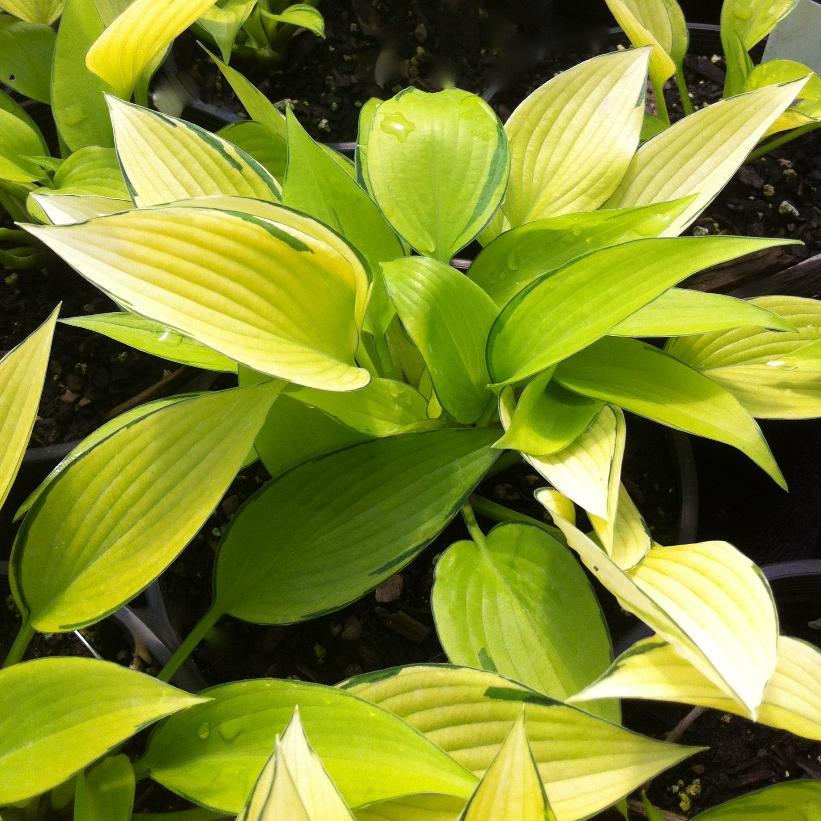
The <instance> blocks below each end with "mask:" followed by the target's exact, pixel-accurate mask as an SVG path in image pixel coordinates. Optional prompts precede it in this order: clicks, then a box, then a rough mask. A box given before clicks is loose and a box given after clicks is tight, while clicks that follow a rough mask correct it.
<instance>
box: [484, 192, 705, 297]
mask: <svg viewBox="0 0 821 821" xmlns="http://www.w3.org/2000/svg"><path fill="white" fill-rule="evenodd" d="M690 201H691V198H689V197H688V198H685V199H682V200H676V201H674V202H664V203H658V204H654V205H647V206H643V207H639V208H624V209H614V210H612V211H586V212H582V213H578V214H564V215H563V216H560V217H548V218H546V219H542V220H537V221H536V222H531V223H528V224H527V225H522V226H520V227H518V228H513V229H512V230H510V231H505V233H504V234H501V235H500V236H498V237H497V238H496V239H495V240H493V242H491V243H490V244H489V245H487V246H486V247H485V248H484V249H483V250H482V251H481V252H480V253H479V256H478V257H476V260H475V261H474V262H473V264H472V265H471V266H470V270H469V271H468V276H470V278H471V279H472V280H473V281H474V282H476V283H477V284H478V285H480V286H481V287H482V289H483V290H484V291H485V292H487V293H488V294H489V295H490V296H491V297H492V299H493V300H494V302H496V304H497V305H499V306H500V307H501V306H503V305H504V304H505V303H506V302H508V301H509V300H510V299H511V297H513V296H515V295H516V294H517V293H518V292H519V291H521V290H522V288H524V287H525V286H526V285H528V284H529V283H531V282H533V280H534V279H537V278H538V277H540V276H541V275H542V274H546V273H549V272H550V271H554V270H556V269H557V268H561V267H562V266H563V265H565V264H566V263H568V262H570V260H572V259H575V258H576V257H580V256H583V255H585V254H589V253H591V252H592V251H598V250H599V249H600V248H607V247H608V246H610V245H619V244H621V243H623V242H630V241H632V240H635V239H644V238H646V237H656V236H659V235H660V234H662V233H663V232H664V230H665V228H667V226H668V225H669V224H670V222H671V221H672V219H673V218H674V217H676V216H678V215H679V214H680V213H682V212H683V211H684V209H685V208H686V207H687V205H688V204H689V202H690Z"/></svg>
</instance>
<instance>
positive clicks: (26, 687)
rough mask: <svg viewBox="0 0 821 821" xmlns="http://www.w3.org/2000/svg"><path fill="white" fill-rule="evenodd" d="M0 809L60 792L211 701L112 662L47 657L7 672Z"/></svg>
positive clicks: (2, 695) (0, 683)
mask: <svg viewBox="0 0 821 821" xmlns="http://www.w3.org/2000/svg"><path fill="white" fill-rule="evenodd" d="M0 701H2V703H3V704H4V705H9V706H10V707H11V706H13V709H4V710H3V711H2V712H0V804H11V803H14V802H17V801H23V800H25V799H27V798H31V797H32V796H35V795H40V794H41V793H43V792H46V791H47V790H50V789H52V788H53V787H56V786H57V785H58V784H60V783H62V782H63V781H65V780H66V779H67V778H69V777H70V776H72V775H74V773H76V772H78V771H79V770H81V769H83V767H86V766H87V765H88V764H91V762H92V761H95V760H96V759H97V758H99V757H100V756H102V755H105V753H107V752H108V751H109V750H111V749H112V748H114V747H116V746H118V745H119V744H121V743H122V742H123V741H126V740H127V739H129V738H131V736H132V735H134V734H135V733H136V732H138V731H139V730H141V729H142V728H143V727H145V726H147V725H148V724H151V723H152V722H154V721H157V720H158V719H160V718H163V717H164V716H168V715H171V714H172V713H176V712H179V711H180V710H184V709H186V708H188V707H191V706H192V705H195V704H201V703H202V702H203V701H206V699H204V698H201V697H199V696H192V695H189V694H188V693H183V692H181V691H180V690H177V689H176V688H175V687H171V686H169V685H168V684H162V683H160V682H159V681H157V680H156V679H153V678H150V677H149V676H146V675H143V674H142V673H136V672H134V671H133V670H128V669H125V668H123V667H118V666H117V665H116V664H110V663H109V662H105V661H95V660H93V659H81V658H44V659H37V660H36V661H29V662H25V663H24V664H14V665H12V666H11V667H8V668H7V669H5V670H2V671H0Z"/></svg>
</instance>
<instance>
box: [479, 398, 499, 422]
mask: <svg viewBox="0 0 821 821" xmlns="http://www.w3.org/2000/svg"><path fill="white" fill-rule="evenodd" d="M497 404H498V402H497V399H496V397H495V396H491V397H490V399H489V400H488V403H487V406H486V407H485V409H484V411H483V412H482V415H481V416H480V417H479V421H478V422H477V423H476V426H477V427H480V428H489V427H490V424H491V422H494V421H495V419H494V417H495V416H496V413H497Z"/></svg>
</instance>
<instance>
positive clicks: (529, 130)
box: [497, 49, 672, 233]
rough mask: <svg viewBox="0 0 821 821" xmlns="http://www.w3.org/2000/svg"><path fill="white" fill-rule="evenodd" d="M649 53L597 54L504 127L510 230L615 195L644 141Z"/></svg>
mask: <svg viewBox="0 0 821 821" xmlns="http://www.w3.org/2000/svg"><path fill="white" fill-rule="evenodd" d="M649 54H650V50H649V49H647V50H641V51H625V52H616V53H613V54H605V55H602V56H601V57H594V58H593V59H592V60H587V61H585V62H583V63H581V64H580V65H578V66H575V67H574V68H571V69H569V70H568V71H565V72H563V73H562V74H559V75H558V77H554V78H553V79H552V80H549V81H548V82H547V83H545V84H544V85H543V86H542V87H541V88H539V89H537V90H536V91H534V92H533V94H531V95H530V96H529V97H528V98H527V99H526V100H525V101H524V102H523V103H522V104H521V105H520V106H519V107H518V108H517V109H516V110H515V111H514V112H513V114H512V115H511V116H510V119H509V120H508V121H507V124H506V125H505V132H506V133H507V136H508V140H509V141H510V155H511V165H510V186H509V188H508V191H507V196H506V198H505V201H504V205H503V207H502V210H503V213H504V217H505V223H506V225H509V226H511V227H513V228H516V227H517V226H519V225H524V224H525V223H527V222H533V221H535V220H539V219H542V218H544V217H550V216H557V215H559V214H567V213H570V212H573V211H593V210H595V209H596V208H598V207H599V206H600V205H602V203H604V201H605V200H606V199H607V198H608V197H609V196H610V195H611V194H612V193H613V191H615V189H616V186H617V185H618V184H619V182H620V180H621V178H622V176H623V175H624V172H625V170H626V169H627V166H628V164H629V163H630V158H631V157H632V156H633V152H634V151H635V150H636V147H637V146H638V143H639V132H640V131H641V122H642V116H643V114H644V86H645V82H646V76H647V60H648V57H649ZM669 199H672V197H670V198H669ZM497 233H498V232H497Z"/></svg>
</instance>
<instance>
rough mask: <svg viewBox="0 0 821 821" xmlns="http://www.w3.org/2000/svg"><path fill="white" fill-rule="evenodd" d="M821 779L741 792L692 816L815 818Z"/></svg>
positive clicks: (732, 820)
mask: <svg viewBox="0 0 821 821" xmlns="http://www.w3.org/2000/svg"><path fill="white" fill-rule="evenodd" d="M819 813H821V782H819V781H787V782H785V783H783V784H774V785H773V786H772V787H765V788H764V789H763V790H756V791H755V792H751V793H748V794H747V795H742V796H740V797H739V798H734V799H732V800H731V801H727V802H725V803H724V804H719V805H718V806H717V807H711V808H710V809H709V810H705V811H704V812H700V813H699V814H698V815H695V816H693V821H765V820H766V821H814V819H815V818H817V817H818V814H819Z"/></svg>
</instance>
